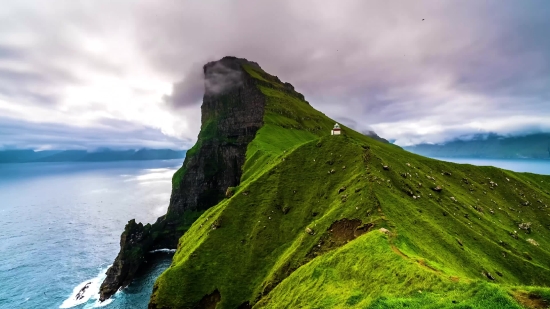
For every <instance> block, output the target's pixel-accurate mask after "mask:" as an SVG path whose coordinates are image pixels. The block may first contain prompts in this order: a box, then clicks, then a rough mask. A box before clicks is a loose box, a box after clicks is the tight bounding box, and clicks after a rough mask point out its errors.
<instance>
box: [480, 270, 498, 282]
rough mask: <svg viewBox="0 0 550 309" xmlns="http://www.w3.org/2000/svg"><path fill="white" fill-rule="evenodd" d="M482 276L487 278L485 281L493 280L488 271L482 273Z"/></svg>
mask: <svg viewBox="0 0 550 309" xmlns="http://www.w3.org/2000/svg"><path fill="white" fill-rule="evenodd" d="M482 274H483V275H484V276H485V277H487V279H489V280H495V277H493V275H491V273H490V272H488V271H484V272H482Z"/></svg>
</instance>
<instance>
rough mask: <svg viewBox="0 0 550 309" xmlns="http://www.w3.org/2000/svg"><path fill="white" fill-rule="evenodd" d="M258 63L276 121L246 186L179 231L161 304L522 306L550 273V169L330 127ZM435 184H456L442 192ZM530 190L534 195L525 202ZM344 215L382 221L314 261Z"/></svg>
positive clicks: (160, 288) (266, 130) (161, 286)
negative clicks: (463, 158) (409, 146)
mask: <svg viewBox="0 0 550 309" xmlns="http://www.w3.org/2000/svg"><path fill="white" fill-rule="evenodd" d="M246 69H247V71H248V72H249V73H250V74H251V75H252V76H253V77H256V78H258V79H260V80H261V86H260V89H261V90H262V92H263V93H264V94H266V96H267V98H268V102H267V108H266V114H265V117H264V120H265V125H264V127H262V129H260V131H259V132H258V133H257V136H256V139H255V140H254V141H253V142H252V143H251V144H250V145H249V148H248V151H247V161H246V164H245V166H244V173H243V178H242V183H241V185H240V186H239V187H238V188H237V191H236V194H235V195H234V196H233V197H231V198H230V199H226V200H224V201H222V202H221V203H220V204H218V205H216V206H215V207H213V208H211V209H209V210H208V211H206V212H205V213H204V214H203V215H202V216H201V217H200V218H199V219H198V220H197V221H196V222H195V224H194V225H193V226H192V227H191V228H190V230H189V231H188V232H187V233H186V234H185V235H184V236H183V237H182V238H181V239H180V244H179V248H178V252H177V253H176V255H175V256H174V260H173V263H172V265H171V267H170V268H169V269H168V270H167V271H165V272H164V273H163V274H162V275H161V276H160V277H159V278H158V280H157V282H156V286H155V292H154V294H153V296H152V302H153V303H154V304H156V305H157V306H158V307H159V308H160V307H163V306H164V307H167V308H168V307H173V308H186V307H189V306H191V305H192V304H195V303H197V302H198V301H199V300H200V299H201V298H202V297H203V296H204V295H207V294H210V293H212V292H213V291H214V290H216V289H217V290H219V292H220V293H221V295H222V298H221V302H220V303H219V304H218V307H217V308H235V307H237V306H238V305H240V304H242V303H243V302H246V301H250V302H251V303H255V302H256V301H257V300H258V299H260V301H259V302H258V303H257V304H256V307H263V306H266V307H270V308H284V307H288V308H298V307H315V308H332V307H354V306H357V307H361V308H364V307H369V306H370V307H372V308H393V307H398V308H401V307H403V306H404V304H405V305H410V307H413V308H414V307H422V308H424V307H425V306H427V305H431V306H432V307H433V308H440V307H444V306H447V305H449V306H450V305H454V304H453V303H452V301H453V300H454V301H456V302H458V305H460V306H462V308H491V306H493V307H494V308H519V307H518V306H519V305H518V304H517V303H516V302H515V301H514V300H513V299H512V298H511V297H510V296H509V294H508V293H509V292H510V291H512V289H514V286H519V285H537V286H546V285H548V284H549V283H550V265H549V261H550V252H549V251H548V249H547V248H549V247H548V246H549V245H550V239H549V237H550V232H549V226H548V224H549V223H550V220H549V219H550V216H549V214H550V212H549V210H548V208H547V207H546V206H545V205H548V204H550V195H549V193H548V192H547V191H548V190H550V185H549V184H550V177H545V176H538V175H532V174H518V173H513V172H509V171H503V170H500V169H496V168H482V167H474V166H470V165H457V164H453V163H447V162H440V161H436V160H432V159H428V158H424V157H420V156H417V155H414V154H411V153H408V152H406V151H404V150H401V149H399V148H397V147H395V146H392V145H387V144H383V143H380V142H377V141H375V140H373V139H371V138H368V137H365V136H362V135H360V134H358V133H356V132H353V131H351V130H350V129H348V128H344V132H345V133H346V136H328V135H329V132H330V129H331V128H332V125H333V124H334V122H333V121H332V120H330V119H329V118H327V117H326V116H324V115H323V114H321V113H319V112H317V111H315V110H314V109H313V108H312V107H311V106H310V105H309V104H307V103H306V102H304V101H302V100H300V99H297V98H296V97H293V96H291V95H289V94H287V93H284V92H283V91H281V86H282V85H281V84H279V83H277V82H275V81H273V80H272V79H270V76H268V75H265V73H263V72H258V71H254V70H253V69H251V68H246ZM407 163H408V164H407ZM383 164H384V165H389V166H390V169H389V170H384V169H382V165H383ZM331 170H332V171H333V172H332V173H331V172H330V171H331ZM443 172H451V175H444V174H442V173H443ZM403 173H407V177H406V178H404V177H403V176H401V174H403ZM428 176H430V177H433V178H434V180H433V181H432V180H430V179H428V178H427V177H428ZM463 178H466V179H467V182H468V183H466V181H465V180H463ZM488 178H490V179H491V180H489V179H488ZM506 178H508V179H509V181H507V180H506ZM490 181H494V182H496V183H497V184H498V186H494V188H493V189H491V188H490V183H489V182H490ZM420 184H421V185H420ZM436 185H439V186H441V187H443V191H442V192H439V193H436V192H434V191H432V190H431V187H434V186H436ZM342 187H346V189H345V191H343V192H341V193H338V191H339V189H340V188H342ZM410 194H414V195H415V196H418V195H419V196H420V198H417V199H413V198H412V196H410ZM344 195H345V196H346V197H343V196H344ZM451 197H454V198H455V199H456V200H457V202H454V201H453V200H452V199H451ZM525 200H528V201H529V202H530V205H529V206H518V205H519V204H520V203H521V202H523V201H525ZM537 200H540V201H541V203H539V202H537ZM474 207H475V208H474ZM476 208H477V209H476ZM491 210H492V211H493V212H494V214H492V213H491ZM465 215H467V216H468V218H466V217H465ZM343 218H350V219H352V218H356V219H360V220H362V222H363V223H367V222H370V223H373V224H375V228H374V229H373V230H372V231H371V232H369V233H367V234H365V235H363V236H360V237H358V238H357V239H355V240H353V241H350V242H349V243H347V244H344V245H343V246H342V247H340V248H338V249H336V250H332V251H330V252H329V251H328V249H326V251H327V252H325V251H324V249H323V248H324V247H319V248H321V252H325V253H324V254H322V255H320V256H318V257H316V258H314V259H312V255H311V254H309V253H310V252H311V251H312V248H315V247H317V245H318V244H320V242H322V239H323V237H326V235H327V229H329V227H330V226H331V224H332V223H333V222H335V221H337V220H340V219H343ZM213 222H216V224H215V225H219V226H220V227H219V228H217V229H212V227H211V225H212V223H213ZM522 222H531V223H532V232H531V234H526V233H525V232H523V231H520V230H519V229H518V224H519V223H522ZM380 227H385V228H387V229H389V230H390V231H391V233H392V234H391V236H386V235H384V234H382V233H380V232H378V231H377V229H378V228H380ZM306 228H310V229H312V230H313V231H314V232H315V233H314V235H310V234H308V233H305V232H304V231H305V229H306ZM514 230H517V231H518V239H515V238H513V237H512V236H510V235H509V232H513V231H514ZM528 238H532V239H534V240H536V241H537V242H538V243H539V246H534V245H532V244H530V243H528V242H527V241H526V240H527V239H528ZM459 242H460V243H461V244H462V245H461V244H460V243H459ZM295 269H297V270H296V271H294V272H293V270H295ZM482 272H489V273H491V275H492V276H493V277H494V278H495V280H494V281H491V280H489V279H487V277H486V276H485V275H483V274H482ZM497 274H501V275H502V276H500V275H497ZM519 289H525V290H532V289H533V288H531V287H520V288H519ZM419 290H420V291H422V293H420V292H418V291H419ZM536 293H538V294H541V295H543V296H545V297H548V295H549V294H550V293H549V292H548V290H545V289H542V290H537V291H536ZM489 304H491V305H489ZM458 305H457V306H458ZM468 306H469V307H468ZM455 307H456V306H455Z"/></svg>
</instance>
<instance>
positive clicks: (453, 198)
mask: <svg viewBox="0 0 550 309" xmlns="http://www.w3.org/2000/svg"><path fill="white" fill-rule="evenodd" d="M450 199H451V200H452V201H453V202H455V203H456V202H458V201H457V200H456V198H455V197H454V196H451V197H450Z"/></svg>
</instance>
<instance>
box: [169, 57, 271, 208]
mask: <svg viewBox="0 0 550 309" xmlns="http://www.w3.org/2000/svg"><path fill="white" fill-rule="evenodd" d="M242 65H251V66H257V64H255V63H252V62H248V61H246V60H244V59H239V58H233V57H225V58H223V59H221V60H220V61H216V62H210V63H208V64H206V65H205V66H204V76H205V94H204V98H203V104H202V108H201V109H202V119H201V122H202V126H201V133H200V134H199V141H198V142H197V145H195V147H193V149H192V150H191V151H190V152H191V155H189V156H188V157H187V158H186V160H185V162H184V163H183V166H182V169H181V170H180V173H181V175H180V174H179V173H178V174H176V178H175V179H174V189H173V190H172V196H171V199H170V207H169V209H168V214H169V215H173V214H176V215H179V214H181V213H183V212H184V211H186V210H202V209H207V208H209V207H211V206H213V205H215V204H217V203H218V202H219V201H220V200H221V199H222V198H223V196H224V193H225V191H226V190H227V188H228V187H232V186H236V185H238V184H239V180H240V178H241V172H242V170H241V167H242V166H243V164H244V161H245V153H246V147H247V145H248V143H250V142H251V141H252V140H253V139H254V136H255V135H256V132H257V131H258V129H259V128H260V127H261V126H262V123H263V114H264V105H265V98H264V96H263V95H262V93H261V92H260V91H259V90H258V89H257V88H256V87H255V80H254V79H252V78H251V77H250V76H248V74H247V73H246V72H245V71H244V70H243V68H242ZM177 177H180V178H179V179H177Z"/></svg>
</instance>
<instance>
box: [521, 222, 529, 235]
mask: <svg viewBox="0 0 550 309" xmlns="http://www.w3.org/2000/svg"><path fill="white" fill-rule="evenodd" d="M518 227H519V228H520V229H522V230H524V231H525V232H526V233H527V234H530V233H531V222H524V223H520V224H519V225H518Z"/></svg>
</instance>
